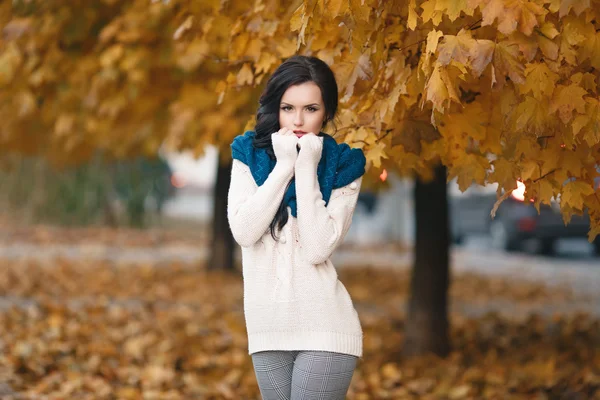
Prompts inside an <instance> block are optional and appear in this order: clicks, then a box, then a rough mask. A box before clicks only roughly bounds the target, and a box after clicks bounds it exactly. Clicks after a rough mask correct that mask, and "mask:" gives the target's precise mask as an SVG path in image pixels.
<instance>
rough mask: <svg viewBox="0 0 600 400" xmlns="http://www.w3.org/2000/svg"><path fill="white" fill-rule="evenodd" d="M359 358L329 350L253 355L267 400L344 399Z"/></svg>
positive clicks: (261, 392) (262, 391)
mask: <svg viewBox="0 0 600 400" xmlns="http://www.w3.org/2000/svg"><path fill="white" fill-rule="evenodd" d="M356 361H357V357H355V356H352V355H349V354H342V353H332V352H327V351H261V352H258V353H254V354H252V363H253V364H254V372H255V373H256V379H257V381H258V387H259V389H260V394H261V395H262V397H263V400H284V399H285V400H338V399H339V400H343V399H345V398H346V392H347V391H348V387H349V386H350V381H351V380H352V374H353V373H354V368H355V367H356Z"/></svg>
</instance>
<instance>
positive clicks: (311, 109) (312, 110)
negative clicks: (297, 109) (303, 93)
mask: <svg viewBox="0 0 600 400" xmlns="http://www.w3.org/2000/svg"><path fill="white" fill-rule="evenodd" d="M306 109H307V110H308V111H310V112H315V111H317V109H316V108H314V107H306Z"/></svg>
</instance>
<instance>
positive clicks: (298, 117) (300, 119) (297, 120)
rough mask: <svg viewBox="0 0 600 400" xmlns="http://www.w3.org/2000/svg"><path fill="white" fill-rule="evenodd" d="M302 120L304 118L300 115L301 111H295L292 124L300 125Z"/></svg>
mask: <svg viewBox="0 0 600 400" xmlns="http://www.w3.org/2000/svg"><path fill="white" fill-rule="evenodd" d="M303 120H304V118H303V116H302V112H300V111H299V112H297V113H296V116H295V117H294V125H296V126H302V124H303Z"/></svg>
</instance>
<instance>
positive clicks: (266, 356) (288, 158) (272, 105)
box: [227, 56, 365, 400]
mask: <svg viewBox="0 0 600 400" xmlns="http://www.w3.org/2000/svg"><path fill="white" fill-rule="evenodd" d="M337 105H338V88H337V84H336V81H335V77H334V75H333V72H332V71H331V69H330V68H329V67H328V66H327V64H326V63H325V62H323V61H321V60H319V59H318V58H315V57H305V56H293V57H291V58H289V59H288V60H286V61H285V62H284V63H283V64H281V65H280V66H279V68H277V70H276V71H275V72H274V73H273V75H272V76H271V77H270V79H269V80H268V82H267V85H266V88H265V90H264V93H263V94H262V96H261V98H260V107H259V109H258V112H257V114H256V128H255V131H248V132H245V134H244V135H240V136H237V137H236V138H235V139H234V141H233V143H232V144H231V149H232V156H233V167H232V172H231V186H230V188H229V194H228V204H227V213H228V219H229V224H230V227H231V231H232V233H233V236H234V238H235V240H236V242H237V243H238V244H239V245H240V246H241V247H242V265H243V278H244V313H245V319H246V328H247V332H248V347H249V354H250V355H251V356H252V362H253V365H254V370H255V373H256V378H257V381H258V385H259V388H260V392H261V395H262V396H263V399H265V400H271V399H295V400H296V399H309V398H311V399H312V398H319V399H344V398H345V396H346V392H347V390H348V387H349V385H350V381H351V379H352V374H353V373H354V369H355V367H356V362H357V359H358V358H359V357H362V329H361V326H360V321H359V318H358V314H357V313H356V310H355V309H354V307H353V304H352V300H351V298H350V296H349V294H348V292H347V291H346V289H345V287H344V285H343V284H342V283H341V282H340V281H339V280H338V277H337V273H336V270H335V267H334V266H333V264H332V263H331V261H330V260H329V257H330V255H331V254H332V252H333V251H334V249H335V248H336V247H337V246H338V245H339V244H340V243H341V242H342V240H343V239H344V236H345V235H346V233H347V232H348V229H349V228H350V224H351V222H352V214H353V212H354V208H355V206H356V201H357V198H358V193H359V191H360V186H361V182H362V175H364V172H365V157H364V154H363V152H362V151H361V150H360V149H351V148H350V147H349V146H348V145H347V144H345V143H342V144H338V143H337V142H336V141H335V139H334V138H332V137H331V136H329V135H327V134H325V133H323V132H321V129H322V128H324V127H325V125H326V124H327V123H328V122H330V121H332V120H333V118H334V116H335V113H336V110H337ZM315 132H316V134H315Z"/></svg>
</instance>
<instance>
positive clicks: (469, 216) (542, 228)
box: [448, 178, 600, 256]
mask: <svg viewBox="0 0 600 400" xmlns="http://www.w3.org/2000/svg"><path fill="white" fill-rule="evenodd" d="M517 184H518V187H517V189H515V190H514V191H513V192H512V194H511V196H510V197H508V198H507V199H506V200H504V202H502V203H501V204H500V206H499V207H498V210H497V211H496V216H495V218H494V219H492V217H491V216H490V212H491V210H492V208H493V206H494V203H495V202H496V188H497V184H490V185H486V186H480V185H473V186H471V187H469V188H468V189H467V190H466V191H465V192H464V193H463V192H461V191H460V190H459V189H458V185H457V183H456V181H455V180H454V181H452V182H450V183H449V188H448V189H449V190H448V192H449V207H450V210H451V214H450V227H451V236H452V239H453V242H454V243H461V242H462V241H463V240H464V238H465V237H466V236H469V235H489V236H490V237H491V242H492V247H494V248H498V249H503V250H506V251H519V250H522V245H523V242H524V241H525V240H527V239H536V240H538V241H539V244H540V246H538V251H539V253H541V254H545V255H551V254H553V253H554V249H555V243H556V240H557V239H560V238H578V237H581V238H586V239H587V234H588V231H589V228H590V220H589V216H588V214H587V212H585V213H584V214H583V215H581V216H578V215H573V217H572V218H571V221H570V222H569V223H568V224H567V225H565V224H564V222H563V219H562V215H561V213H560V206H559V204H558V203H557V202H556V201H555V200H554V199H553V200H552V201H551V203H552V204H551V205H547V204H542V205H540V213H539V215H538V212H537V210H536V208H535V207H534V205H533V204H529V203H527V202H525V200H524V193H525V186H524V185H523V183H521V182H517ZM596 185H597V186H596V187H599V186H598V185H600V178H596ZM593 246H594V251H595V253H596V255H599V256H600V237H597V238H596V240H595V241H594V243H593Z"/></svg>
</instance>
